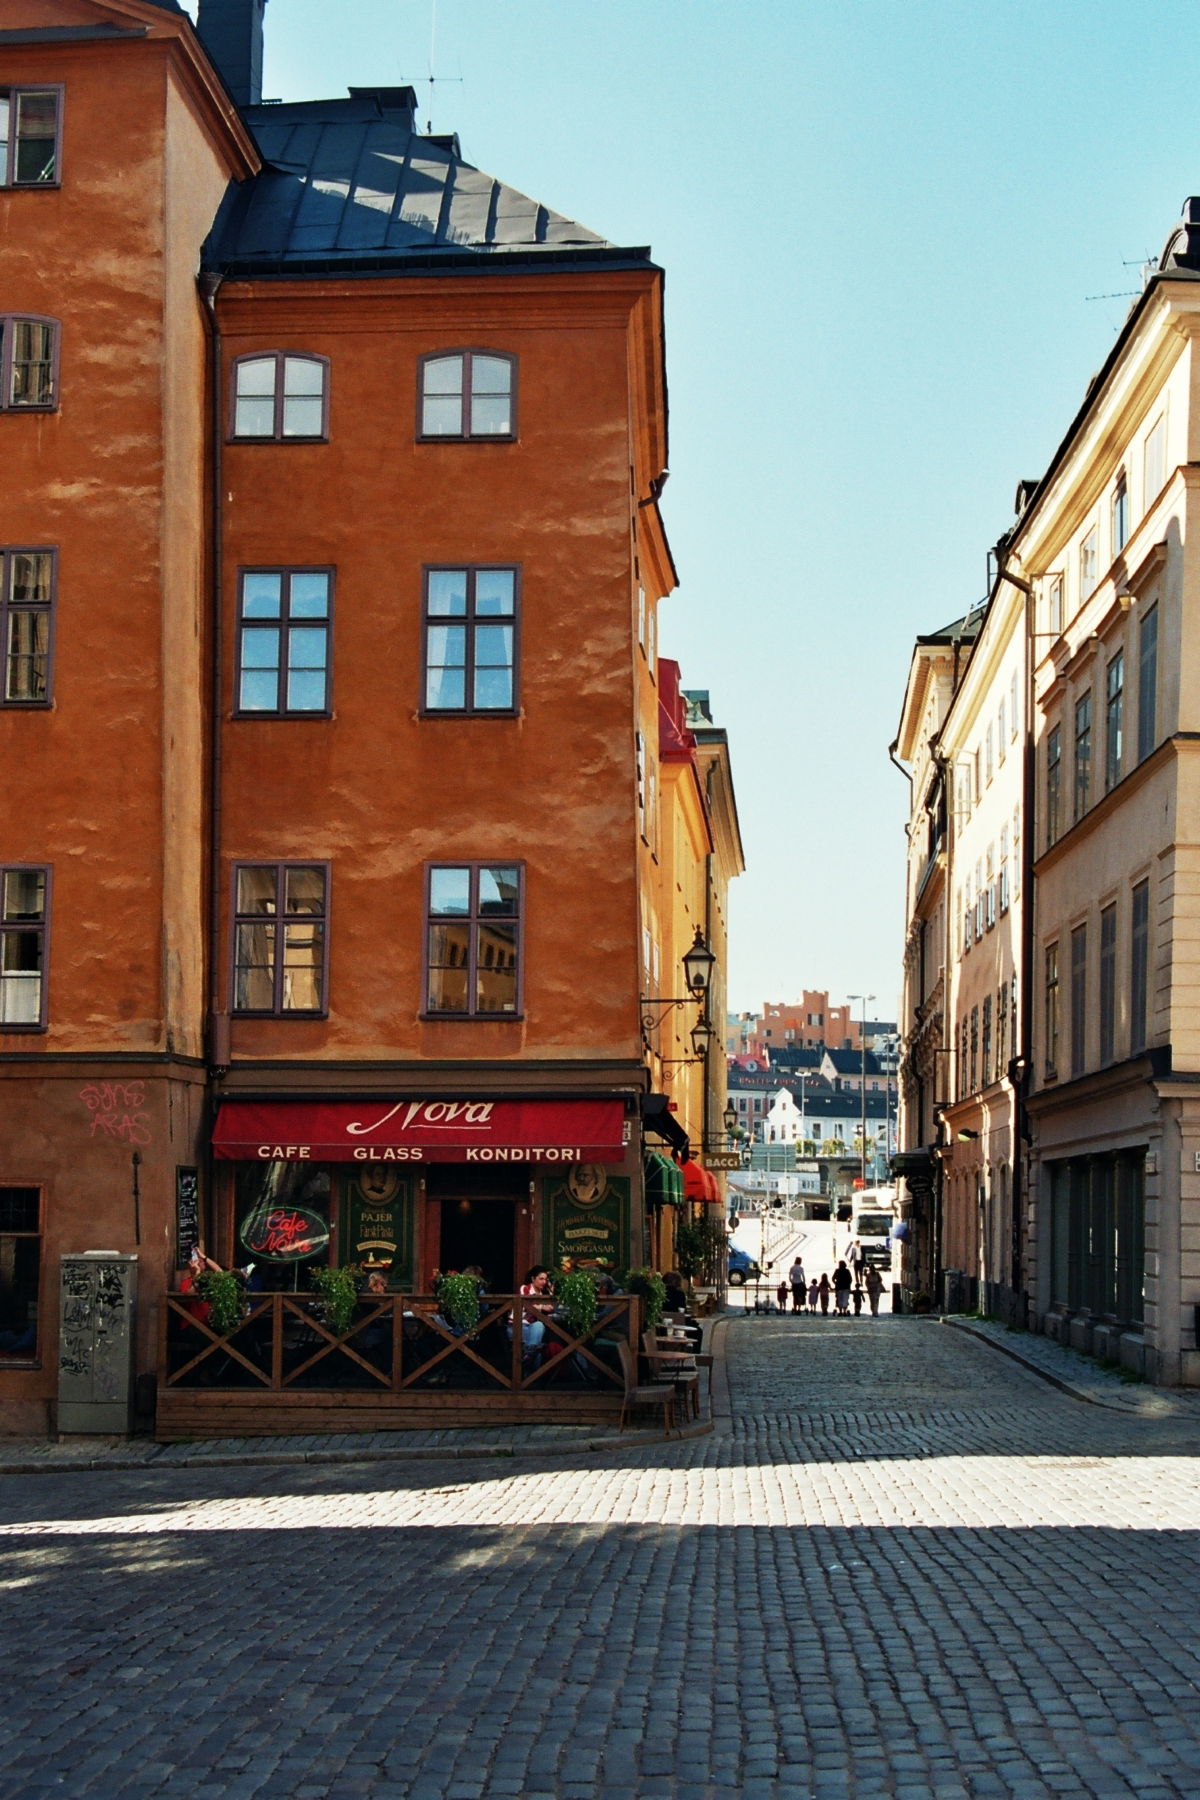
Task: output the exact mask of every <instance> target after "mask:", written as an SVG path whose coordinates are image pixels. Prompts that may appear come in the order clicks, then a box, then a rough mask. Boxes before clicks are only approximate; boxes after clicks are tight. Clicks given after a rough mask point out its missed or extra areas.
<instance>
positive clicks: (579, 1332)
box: [554, 1269, 596, 1338]
mask: <svg viewBox="0 0 1200 1800" xmlns="http://www.w3.org/2000/svg"><path fill="white" fill-rule="evenodd" d="M554 1298H555V1300H556V1301H557V1303H558V1306H559V1310H560V1311H561V1312H562V1313H563V1314H564V1315H565V1317H566V1321H567V1329H568V1330H569V1331H570V1333H571V1336H572V1337H575V1338H581V1337H586V1336H587V1334H588V1332H589V1331H590V1330H591V1329H592V1326H593V1325H594V1324H595V1323H596V1283H595V1282H594V1281H593V1279H592V1276H591V1274H590V1272H589V1271H588V1270H587V1269H568V1270H567V1271H566V1272H565V1273H564V1274H562V1275H557V1276H556V1277H555V1280H554Z"/></svg>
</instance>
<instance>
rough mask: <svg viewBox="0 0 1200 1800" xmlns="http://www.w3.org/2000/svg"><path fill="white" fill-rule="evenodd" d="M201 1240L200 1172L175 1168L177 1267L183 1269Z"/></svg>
mask: <svg viewBox="0 0 1200 1800" xmlns="http://www.w3.org/2000/svg"><path fill="white" fill-rule="evenodd" d="M199 1242H200V1172H199V1170H198V1169H182V1168H177V1169H176V1170H175V1267H176V1268H177V1269H182V1268H183V1266H184V1264H185V1263H186V1262H187V1260H188V1258H189V1256H190V1255H191V1254H192V1251H193V1250H194V1249H195V1248H196V1245H197V1244H198V1243H199Z"/></svg>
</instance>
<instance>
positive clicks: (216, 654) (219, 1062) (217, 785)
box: [200, 271, 229, 1244]
mask: <svg viewBox="0 0 1200 1800" xmlns="http://www.w3.org/2000/svg"><path fill="white" fill-rule="evenodd" d="M221 280H222V278H221V276H220V275H216V274H212V273H210V272H207V271H206V272H204V273H202V274H201V276H200V297H201V300H202V301H203V303H204V312H205V317H206V319H207V321H208V334H209V353H210V354H209V380H210V384H211V419H210V430H211V433H212V456H211V461H210V465H209V481H210V495H209V507H210V515H209V536H210V540H211V551H210V554H211V558H212V593H211V603H212V629H211V638H210V642H211V645H212V667H211V670H210V702H209V709H210V710H209V752H208V831H209V846H208V857H209V864H208V1020H207V1028H206V1032H205V1038H206V1053H207V1057H208V1064H209V1070H210V1073H211V1074H212V1075H213V1076H216V1077H217V1079H219V1078H220V1076H221V1075H223V1074H224V1072H225V1069H226V1067H227V1066H228V1062H229V1019H228V1015H227V1014H225V1013H223V1011H222V1008H221V998H222V995H221V976H220V967H221V965H220V958H219V951H220V943H221V743H222V732H221V670H222V667H223V664H224V632H223V630H222V599H223V595H222V588H223V582H224V557H223V554H222V511H221V483H222V481H223V479H224V470H223V463H222V453H221V446H222V440H223V436H224V434H223V432H222V429H221V427H222V415H221V328H220V325H219V324H218V322H217V305H216V302H217V293H218V291H219V289H220V286H221ZM209 1094H210V1098H211V1100H212V1102H213V1104H212V1106H211V1107H210V1112H211V1114H212V1117H210V1120H209V1129H208V1133H207V1142H206V1145H205V1164H206V1179H205V1184H204V1185H205V1193H206V1196H207V1207H206V1212H207V1214H208V1217H207V1219H206V1221H205V1227H206V1229H205V1240H204V1241H205V1243H206V1244H209V1243H211V1238H210V1236H209V1233H210V1231H211V1228H212V1224H213V1199H214V1194H213V1187H214V1180H215V1169H214V1159H213V1153H212V1124H213V1121H214V1119H215V1106H216V1095H215V1093H214V1092H213V1089H212V1086H211V1084H210V1087H209Z"/></svg>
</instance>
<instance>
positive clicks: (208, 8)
mask: <svg viewBox="0 0 1200 1800" xmlns="http://www.w3.org/2000/svg"><path fill="white" fill-rule="evenodd" d="M266 5H267V0H200V7H199V11H198V13H197V16H196V30H197V31H198V32H199V34H200V42H201V43H202V44H203V45H204V48H205V49H206V50H207V51H208V55H209V60H210V61H211V62H212V63H213V65H214V66H215V68H216V70H217V73H218V74H219V75H220V76H221V78H222V80H223V81H224V83H225V86H226V87H227V88H228V89H229V92H230V93H231V94H232V95H233V98H234V99H235V100H236V102H237V104H238V105H239V106H258V105H259V104H260V103H261V101H262V59H263V13H264V12H265V11H266Z"/></svg>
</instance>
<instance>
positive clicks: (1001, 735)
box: [996, 700, 1008, 763]
mask: <svg viewBox="0 0 1200 1800" xmlns="http://www.w3.org/2000/svg"><path fill="white" fill-rule="evenodd" d="M1007 710H1008V709H1007V707H1006V706H1005V703H1004V701H1003V700H1001V702H1000V710H999V712H998V713H997V715H996V756H997V759H998V760H999V761H1000V762H1001V763H1003V761H1004V759H1005V757H1006V756H1007V755H1008V732H1007V731H1006V730H1005V728H1004V725H1005V716H1006V713H1007Z"/></svg>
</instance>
